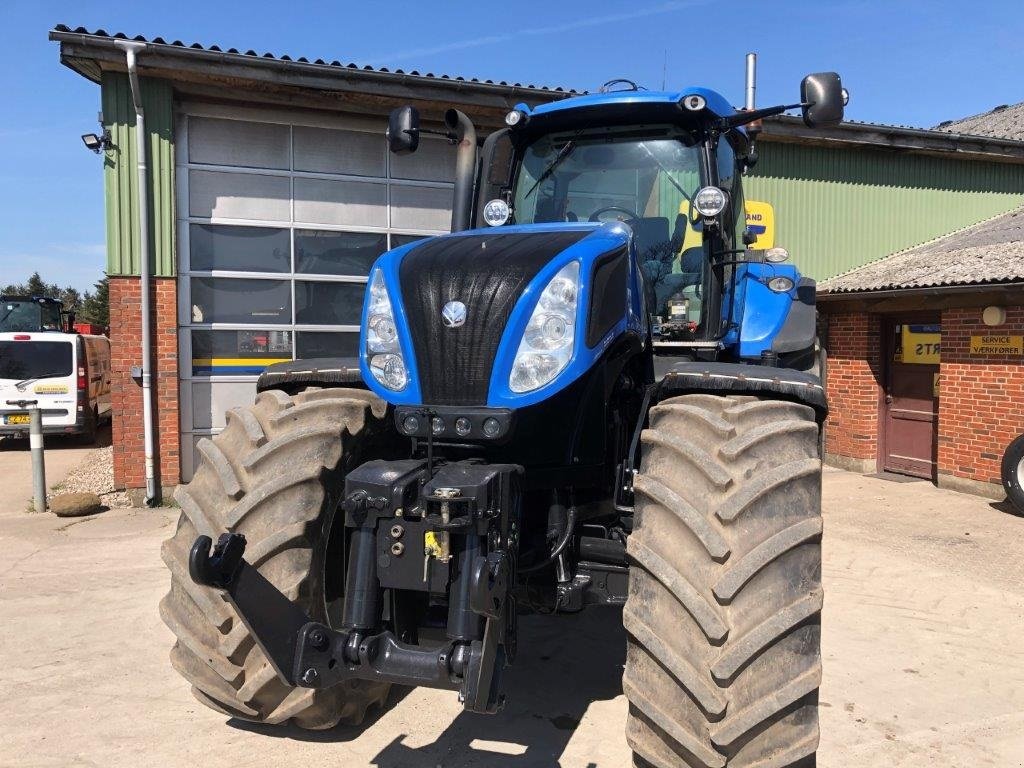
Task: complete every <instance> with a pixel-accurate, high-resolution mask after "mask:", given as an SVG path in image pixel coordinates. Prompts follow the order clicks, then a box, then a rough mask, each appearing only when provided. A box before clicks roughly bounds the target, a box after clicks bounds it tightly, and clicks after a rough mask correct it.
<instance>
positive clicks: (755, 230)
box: [743, 200, 775, 251]
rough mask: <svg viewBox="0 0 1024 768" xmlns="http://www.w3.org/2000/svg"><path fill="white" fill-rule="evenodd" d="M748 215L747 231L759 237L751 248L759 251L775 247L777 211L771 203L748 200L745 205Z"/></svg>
mask: <svg viewBox="0 0 1024 768" xmlns="http://www.w3.org/2000/svg"><path fill="white" fill-rule="evenodd" d="M743 209H744V212H745V214H746V221H747V231H748V232H750V233H751V234H752V235H756V236H757V240H755V241H754V242H753V244H752V245H751V246H750V247H751V248H754V249H755V250H758V251H764V250H767V249H769V248H774V247H775V209H774V208H773V207H772V205H771V203H762V202H760V201H759V200H747V201H746V202H745V203H744V204H743Z"/></svg>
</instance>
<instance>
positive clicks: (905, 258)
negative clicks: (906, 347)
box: [818, 207, 1024, 293]
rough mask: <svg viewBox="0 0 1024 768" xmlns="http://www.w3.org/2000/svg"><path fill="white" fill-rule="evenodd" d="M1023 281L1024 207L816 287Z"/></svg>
mask: <svg viewBox="0 0 1024 768" xmlns="http://www.w3.org/2000/svg"><path fill="white" fill-rule="evenodd" d="M1018 281H1024V207H1021V208H1017V209H1015V210H1012V211H1010V212H1009V213H1004V214H1002V215H1000V216H996V217H994V218H992V219H988V220H987V221H983V222H981V223H979V224H975V225H973V226H970V227H967V228H966V229H961V230H959V231H957V232H953V233H951V234H948V235H945V236H944V237H940V238H939V239H937V240H933V241H932V242H930V243H925V244H924V245H919V246H917V247H916V248H911V249H910V250H907V251H903V252H902V253H896V254H893V255H892V256H887V257H886V258H884V259H879V260H878V261H874V262H872V263H870V264H865V265H864V266H862V267H858V268H856V269H853V270H850V271H849V272H846V273H844V274H842V275H837V276H836V277H833V278H830V279H828V280H825V281H824V282H822V283H819V284H818V290H820V291H822V292H827V293H854V292H856V293H863V292H865V291H886V290H895V289H900V288H932V287H941V286H953V285H986V284H992V283H1009V282H1018Z"/></svg>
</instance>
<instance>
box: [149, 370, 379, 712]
mask: <svg viewBox="0 0 1024 768" xmlns="http://www.w3.org/2000/svg"><path fill="white" fill-rule="evenodd" d="M385 408H386V406H385V404H384V402H383V401H381V400H379V399H378V398H376V397H375V396H373V395H371V394H370V393H368V392H365V391H363V390H355V389H323V390H308V391H306V392H302V393H300V394H297V395H295V396H293V397H292V396H289V395H286V394H285V393H284V392H280V391H276V390H270V391H267V392H263V393H261V394H260V395H259V396H258V397H257V399H256V404H255V405H253V406H249V407H244V408H234V409H232V410H231V411H229V412H228V422H227V427H226V428H225V429H224V431H223V432H222V433H221V434H219V435H217V436H215V437H214V438H213V439H212V440H210V439H205V438H204V439H203V440H200V441H199V443H198V446H197V447H198V450H199V453H200V454H201V455H202V463H201V464H200V466H199V469H198V470H197V471H196V473H195V477H194V478H193V479H192V481H191V482H190V483H189V484H188V485H187V486H182V487H181V488H179V489H178V492H177V493H176V494H175V499H176V500H177V502H178V503H179V504H180V505H181V509H182V514H181V517H180V519H179V521H178V528H177V530H176V532H175V534H174V536H173V537H172V538H170V539H168V540H167V541H165V542H164V544H163V549H162V555H163V560H164V562H165V563H166V564H167V567H168V568H169V569H170V571H171V589H170V592H168V594H167V596H166V597H164V599H163V600H162V601H161V603H160V616H161V618H162V619H163V621H164V623H165V624H166V625H167V626H168V627H169V628H170V630H171V631H172V632H173V633H174V635H175V637H176V638H177V642H176V643H175V644H174V648H173V649H172V650H171V665H172V666H173V667H174V668H175V670H177V671H178V673H179V674H181V675H182V677H184V678H185V679H186V680H188V682H190V683H191V684H192V692H193V694H194V695H195V697H196V698H197V699H198V700H199V701H201V702H202V703H203V704H205V705H206V706H208V707H211V708H212V709H215V710H217V711H218V712H222V713H224V714H226V715H229V716H231V717H238V718H242V719H245V720H253V721H256V722H262V723H267V724H278V723H285V722H287V721H288V720H292V721H294V722H295V724H296V725H299V726H300V727H303V728H310V729H321V728H330V727H332V726H334V725H335V724H337V723H338V722H339V721H342V720H344V721H345V722H347V723H351V724H356V723H358V722H360V721H361V720H362V719H363V716H364V714H365V712H366V709H367V707H369V706H370V705H371V704H375V703H381V702H383V700H384V698H385V697H386V696H387V691H388V685H387V684H385V683H367V682H363V681H350V682H348V683H345V684H342V685H336V686H333V687H331V688H326V689H323V690H314V689H311V688H292V687H290V686H288V685H286V684H285V683H284V682H283V681H281V680H280V679H279V678H278V676H277V674H276V673H275V671H274V668H273V667H272V666H271V665H270V663H269V662H268V660H267V658H266V656H265V655H264V653H263V651H262V650H260V648H259V646H258V645H256V643H255V640H254V639H253V637H252V634H251V633H250V632H249V630H248V629H247V628H246V626H245V625H244V624H243V623H242V621H241V620H240V619H239V617H238V614H237V613H236V612H235V610H234V608H232V607H231V604H230V603H229V602H228V601H227V600H226V599H225V598H224V597H222V595H221V594H220V593H219V592H218V591H217V590H214V589H211V588H209V587H203V586H200V585H198V584H196V583H195V582H193V581H192V579H191V578H190V577H189V573H188V554H189V549H190V548H191V546H192V544H193V542H194V541H195V539H196V537H197V536H198V535H200V534H205V535H207V536H210V537H211V538H212V539H214V540H216V539H217V537H218V536H219V535H220V534H222V533H225V532H229V531H230V532H237V533H242V534H244V535H245V537H246V540H247V548H246V553H245V557H246V560H248V562H249V563H250V564H251V565H253V566H254V567H255V568H257V569H258V570H259V572H260V573H261V574H262V575H263V576H264V577H266V578H267V579H268V580H269V581H270V582H271V583H273V584H274V585H275V586H276V587H277V588H278V589H280V590H281V591H282V592H283V593H284V594H285V595H286V596H287V597H289V598H290V599H291V600H292V601H294V602H295V603H297V604H298V605H299V606H300V607H302V608H303V609H304V610H305V611H306V612H307V613H308V614H309V615H310V616H311V617H312V618H313V619H314V620H316V621H326V622H327V623H329V624H330V623H332V621H331V616H336V615H337V614H336V608H337V606H338V603H339V602H340V589H341V586H340V585H341V583H342V582H343V579H344V575H343V572H342V571H340V569H341V568H342V567H343V566H342V560H341V557H343V554H342V553H343V549H342V548H341V546H340V543H341V541H340V539H338V537H337V532H338V531H339V530H343V529H340V528H338V529H335V527H334V526H333V523H334V515H335V512H336V511H337V509H338V504H339V502H340V500H341V496H342V493H343V490H344V478H345V473H346V472H347V471H348V470H349V469H351V468H352V466H354V462H355V461H356V460H358V459H359V458H360V450H361V449H362V448H364V447H365V443H366V441H367V440H368V439H369V437H370V436H371V435H372V433H373V432H374V431H375V428H377V427H379V426H380V425H381V419H382V417H383V415H384V412H385ZM332 531H333V532H334V534H335V535H334V536H333V537H332ZM329 548H330V553H331V554H330V555H328V549H329Z"/></svg>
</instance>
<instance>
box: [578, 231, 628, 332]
mask: <svg viewBox="0 0 1024 768" xmlns="http://www.w3.org/2000/svg"><path fill="white" fill-rule="evenodd" d="M628 266H629V264H628V262H627V260H626V249H625V248H623V249H621V250H618V251H615V252H614V253H609V254H608V255H607V256H602V257H601V258H600V259H598V260H597V261H596V262H595V263H594V277H593V282H592V285H593V289H592V290H591V293H590V306H589V307H588V308H587V346H588V347H593V346H594V345H596V344H597V343H598V342H599V341H601V339H603V338H604V335H605V334H606V333H608V331H609V330H611V328H612V326H614V325H615V324H616V323H617V322H619V320H621V319H622V318H623V317H624V316H625V314H626V275H627V274H628V269H627V268H628Z"/></svg>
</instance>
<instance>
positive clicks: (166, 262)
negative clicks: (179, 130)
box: [102, 72, 175, 277]
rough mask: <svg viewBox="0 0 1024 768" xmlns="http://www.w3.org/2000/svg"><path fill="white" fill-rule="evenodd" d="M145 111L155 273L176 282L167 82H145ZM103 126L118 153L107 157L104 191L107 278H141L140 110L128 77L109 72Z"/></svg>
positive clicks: (170, 111)
mask: <svg viewBox="0 0 1024 768" xmlns="http://www.w3.org/2000/svg"><path fill="white" fill-rule="evenodd" d="M140 86H141V88H142V107H143V109H145V111H146V133H147V134H149V147H148V155H149V156H148V158H147V160H148V161H149V177H150V179H151V180H153V183H151V189H150V195H149V234H150V242H151V243H152V245H153V246H154V247H153V251H152V253H153V263H152V273H153V274H154V275H157V276H160V277H173V276H174V274H175V267H174V263H175V260H174V132H173V128H172V126H173V119H174V116H173V92H172V89H171V85H170V83H168V82H166V81H164V80H151V79H149V78H141V81H140ZM102 102H103V125H104V127H106V128H108V129H109V130H110V133H111V138H112V140H113V142H114V146H115V147H116V149H114V150H111V151H110V152H107V153H106V162H105V163H104V174H103V175H104V187H105V189H106V198H107V201H106V208H107V274H108V275H137V274H139V253H140V250H139V224H138V221H139V218H138V210H137V207H136V200H137V199H138V198H137V196H136V192H135V190H136V187H137V186H138V184H137V179H138V176H137V171H136V165H135V157H136V152H135V108H134V107H133V106H132V93H131V86H130V85H129V84H128V75H127V74H121V73H117V72H105V73H104V74H103V83H102Z"/></svg>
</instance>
